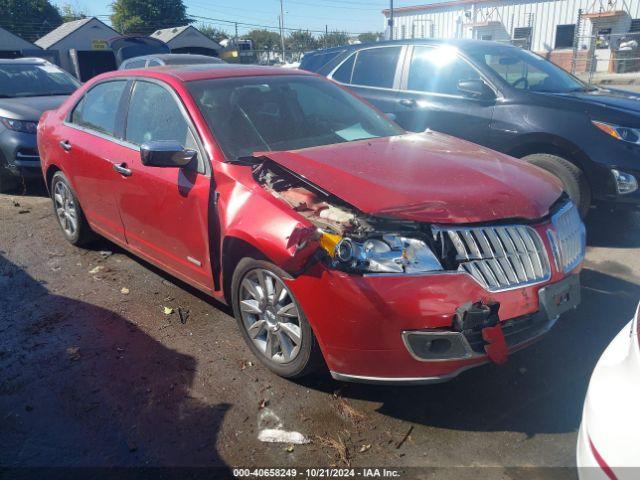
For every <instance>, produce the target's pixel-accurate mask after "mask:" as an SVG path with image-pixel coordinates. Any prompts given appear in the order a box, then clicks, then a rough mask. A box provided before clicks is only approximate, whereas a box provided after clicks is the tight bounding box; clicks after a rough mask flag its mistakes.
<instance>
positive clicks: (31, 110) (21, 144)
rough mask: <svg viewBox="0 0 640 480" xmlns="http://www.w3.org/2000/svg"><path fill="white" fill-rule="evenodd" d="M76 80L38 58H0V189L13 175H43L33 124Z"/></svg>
mask: <svg viewBox="0 0 640 480" xmlns="http://www.w3.org/2000/svg"><path fill="white" fill-rule="evenodd" d="M78 85H79V83H78V82H77V81H76V80H75V78H73V77H72V76H71V75H69V74H68V73H66V72H65V71H63V70H60V69H59V68H58V67H56V66H55V65H53V64H52V63H49V62H47V61H46V60H42V59H39V58H20V59H14V60H9V59H0V192H1V191H3V190H5V189H8V188H10V187H11V186H12V185H13V184H15V183H16V179H19V178H20V177H23V178H33V177H38V178H40V177H41V176H42V173H41V169H40V157H39V156H38V150H37V147H36V126H37V124H38V120H39V118H40V115H41V114H42V112H44V111H45V110H51V109H52V108H56V107H58V106H59V105H60V104H61V103H62V102H63V101H64V100H65V98H67V96H68V95H69V94H70V93H72V92H73V91H74V90H75V89H76V88H77V87H78Z"/></svg>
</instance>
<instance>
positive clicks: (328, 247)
mask: <svg viewBox="0 0 640 480" xmlns="http://www.w3.org/2000/svg"><path fill="white" fill-rule="evenodd" d="M340 240H342V237H341V236H340V235H334V234H333V233H326V232H322V234H321V235H320V246H321V247H322V248H323V249H324V250H325V251H326V252H327V253H328V254H329V255H330V256H331V257H333V256H335V254H336V245H338V242H339V241H340Z"/></svg>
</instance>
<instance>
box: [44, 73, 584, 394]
mask: <svg viewBox="0 0 640 480" xmlns="http://www.w3.org/2000/svg"><path fill="white" fill-rule="evenodd" d="M38 145H39V148H40V154H41V158H42V169H43V173H44V176H45V179H46V182H47V185H48V188H49V191H50V193H51V197H52V199H53V205H54V210H55V214H56V216H57V218H58V221H59V223H60V226H61V228H62V233H63V234H64V236H65V237H66V239H67V240H68V241H70V242H71V243H73V244H75V245H80V244H82V243H84V242H87V241H89V240H90V239H91V238H92V236H93V234H99V235H102V236H104V237H106V238H108V239H110V240H111V241H113V242H115V243H117V244H119V245H121V246H122V247H124V248H126V249H127V250H130V251H131V252H133V253H134V254H136V255H138V256H140V257H141V258H143V259H145V260H147V261H149V262H151V263H153V264H155V265H157V266H159V267H160V268H162V269H163V270H165V271H167V272H169V273H170V274H172V275H174V276H176V277H178V278H180V279H182V280H184V281H186V282H188V283H189V284H191V285H193V286H195V287H197V288H199V289H201V290H202V291H204V292H206V293H208V294H210V295H211V296H213V297H215V298H217V299H219V300H222V301H225V302H227V303H228V304H230V305H232V306H233V310H234V313H235V317H236V319H237V321H238V325H239V328H240V331H241V332H242V335H243V336H244V338H245V340H246V342H247V344H248V346H249V347H250V348H251V350H252V351H253V353H254V354H255V355H256V356H257V357H258V358H259V359H260V360H261V361H262V362H263V363H264V364H265V365H267V366H268V367H269V368H270V369H271V370H273V371H274V372H276V373H278V374H279V375H282V376H285V377H299V376H302V375H306V374H308V373H310V372H312V371H314V370H315V369H317V368H319V367H322V366H323V365H326V366H327V367H328V369H329V370H330V371H331V373H332V375H333V376H334V378H337V379H343V380H353V381H368V382H434V381H442V380H446V379H448V378H451V377H453V376H455V375H457V374H458V373H460V372H461V371H463V370H465V369H467V368H470V367H473V366H477V365H480V364H482V363H485V362H486V361H488V360H493V361H495V362H497V363H501V362H504V361H505V360H506V359H507V356H508V354H509V353H510V352H512V351H514V350H516V349H519V348H522V347H523V346H526V345H528V344H530V343H531V342H532V341H534V340H535V339H537V338H538V337H540V336H541V335H542V334H543V333H544V332H546V331H547V330H548V329H549V328H550V327H551V326H552V325H553V323H554V322H555V321H556V320H557V318H558V317H559V315H560V314H561V313H563V312H564V311H566V310H567V309H569V308H573V307H574V306H575V305H576V304H577V303H578V301H579V282H578V276H577V273H578V271H579V269H580V266H581V262H582V259H583V256H584V249H585V231H584V225H583V224H582V222H581V220H580V217H579V215H578V212H577V211H576V208H575V206H574V205H573V204H572V203H571V201H570V200H569V199H568V197H567V195H566V194H564V193H563V192H562V190H561V188H560V187H559V185H558V183H557V181H556V180H555V179H554V178H553V177H550V176H549V175H548V174H546V173H545V172H544V171H542V170H539V169H538V168H537V167H534V166H530V165H527V164H525V163H523V162H521V161H518V160H514V159H512V158H510V157H507V156H505V155H501V154H499V153H496V152H494V151H491V150H488V149H486V148H482V147H479V146H477V145H474V144H471V143H468V142H465V141H462V140H458V139H456V138H453V137H450V136H447V135H443V134H439V133H435V132H430V131H427V132H425V133H423V134H407V133H405V132H404V131H402V130H401V129H400V128H399V127H398V126H397V125H395V124H394V123H392V122H391V121H389V120H388V119H386V117H385V116H384V115H382V114H380V113H379V112H377V111H376V110H374V109H373V108H372V107H370V106H369V105H367V104H366V103H364V102H363V101H361V100H360V99H358V98H357V97H355V96H353V95H352V94H350V93H348V92H346V91H345V90H343V89H342V88H340V87H338V86H337V85H335V84H333V83H332V82H330V81H328V80H326V79H323V78H320V77H318V76H315V75H313V74H309V73H304V72H300V71H289V70H285V69H277V68H266V67H265V68H262V67H240V66H231V65H219V66H218V65H215V66H211V65H207V66H184V67H166V68H165V67H162V68H157V69H152V70H128V71H121V72H112V73H108V74H105V75H101V76H98V77H96V78H94V79H92V80H91V81H89V82H88V83H86V84H85V85H84V86H83V87H81V88H80V89H79V90H78V91H77V92H76V93H75V94H74V95H73V96H71V97H70V98H69V99H68V101H66V102H65V103H64V104H63V105H62V106H61V107H60V108H58V109H57V110H55V111H50V112H47V113H45V114H44V115H43V117H42V119H41V121H40V124H39V126H38Z"/></svg>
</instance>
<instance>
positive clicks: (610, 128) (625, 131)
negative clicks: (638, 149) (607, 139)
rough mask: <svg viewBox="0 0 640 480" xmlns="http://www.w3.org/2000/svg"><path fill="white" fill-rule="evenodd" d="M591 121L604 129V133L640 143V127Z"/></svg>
mask: <svg viewBox="0 0 640 480" xmlns="http://www.w3.org/2000/svg"><path fill="white" fill-rule="evenodd" d="M591 123H593V125H594V126H595V127H596V128H598V129H600V130H602V131H603V132H604V133H606V134H607V135H609V136H611V137H613V138H615V139H616V140H622V141H623V142H629V143H635V144H640V129H639V128H630V127H621V126H620V125H614V124H612V123H605V122H598V121H596V120H591Z"/></svg>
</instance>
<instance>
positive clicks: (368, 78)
mask: <svg viewBox="0 0 640 480" xmlns="http://www.w3.org/2000/svg"><path fill="white" fill-rule="evenodd" d="M401 49H402V47H383V48H370V49H367V50H360V51H359V52H358V54H357V56H356V63H355V65H354V68H353V75H352V77H351V83H353V84H354V85H367V86H370V87H381V88H391V87H392V86H393V79H394V77H395V74H396V65H397V64H398V58H400V51H401Z"/></svg>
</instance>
